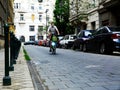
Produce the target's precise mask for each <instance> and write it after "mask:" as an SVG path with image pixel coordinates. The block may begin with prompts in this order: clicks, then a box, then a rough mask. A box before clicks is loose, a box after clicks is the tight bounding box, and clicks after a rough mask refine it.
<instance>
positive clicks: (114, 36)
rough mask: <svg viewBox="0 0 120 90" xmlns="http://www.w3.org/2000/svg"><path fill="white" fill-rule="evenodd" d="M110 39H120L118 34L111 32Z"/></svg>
mask: <svg viewBox="0 0 120 90" xmlns="http://www.w3.org/2000/svg"><path fill="white" fill-rule="evenodd" d="M111 38H112V39H120V34H112V36H111Z"/></svg>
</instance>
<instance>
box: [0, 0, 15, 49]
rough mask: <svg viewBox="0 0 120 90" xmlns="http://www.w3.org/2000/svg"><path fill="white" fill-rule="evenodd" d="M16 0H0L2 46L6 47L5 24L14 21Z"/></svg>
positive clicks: (0, 44) (0, 39)
mask: <svg viewBox="0 0 120 90" xmlns="http://www.w3.org/2000/svg"><path fill="white" fill-rule="evenodd" d="M13 1H14V0H0V48H3V47H4V25H5V24H6V23H12V24H13V22H14V20H13V18H14V13H13Z"/></svg>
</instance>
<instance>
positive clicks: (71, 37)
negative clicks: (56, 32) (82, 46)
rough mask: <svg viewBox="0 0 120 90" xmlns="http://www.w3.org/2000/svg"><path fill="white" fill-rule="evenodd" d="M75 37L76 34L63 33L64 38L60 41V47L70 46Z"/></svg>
mask: <svg viewBox="0 0 120 90" xmlns="http://www.w3.org/2000/svg"><path fill="white" fill-rule="evenodd" d="M76 38H77V36H76V35H65V36H64V38H63V39H62V40H61V41H60V45H61V47H63V48H71V47H72V45H73V42H74V40H75V39H76Z"/></svg>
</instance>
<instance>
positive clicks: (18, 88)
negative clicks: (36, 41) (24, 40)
mask: <svg viewBox="0 0 120 90" xmlns="http://www.w3.org/2000/svg"><path fill="white" fill-rule="evenodd" d="M9 76H10V77H11V85H9V86H3V77H4V50H0V90H34V87H33V83H32V79H31V76H30V72H29V69H28V66H27V63H26V61H25V60H24V55H23V51H22V50H20V53H19V57H18V59H17V61H16V64H14V71H10V72H9Z"/></svg>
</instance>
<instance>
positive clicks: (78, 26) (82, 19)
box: [69, 0, 120, 33]
mask: <svg viewBox="0 0 120 90" xmlns="http://www.w3.org/2000/svg"><path fill="white" fill-rule="evenodd" d="M119 9H120V1H119V0H70V19H69V20H70V23H71V24H72V25H73V27H75V33H78V31H80V30H82V29H89V30H91V29H93V30H95V29H97V28H98V27H101V26H105V25H107V26H108V25H109V26H120V12H119Z"/></svg>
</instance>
